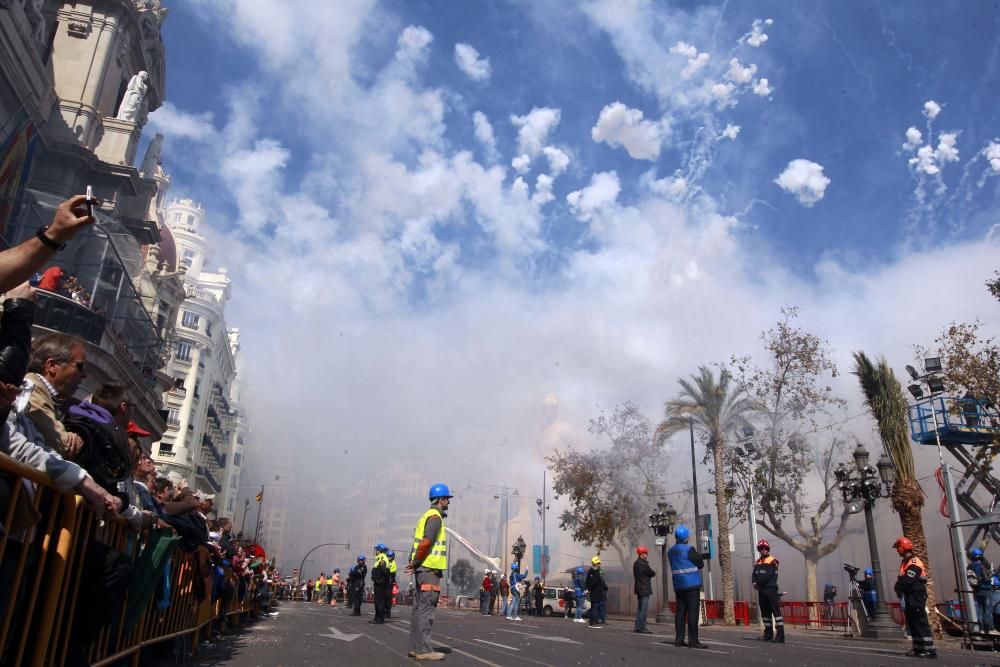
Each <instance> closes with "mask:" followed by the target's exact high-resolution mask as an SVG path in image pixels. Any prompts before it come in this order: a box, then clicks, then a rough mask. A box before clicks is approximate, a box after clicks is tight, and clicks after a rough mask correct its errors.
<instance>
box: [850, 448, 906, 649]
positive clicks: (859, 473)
mask: <svg viewBox="0 0 1000 667" xmlns="http://www.w3.org/2000/svg"><path fill="white" fill-rule="evenodd" d="M852 456H853V457H854V471H852V470H851V468H850V465H849V464H847V463H841V464H840V465H839V466H837V469H836V470H835V471H834V475H835V476H836V478H837V481H838V482H839V483H840V486H839V488H840V493H841V495H843V497H844V503H846V504H847V511H848V512H851V513H852V514H854V513H856V512H860V511H861V510H862V509H864V512H865V527H866V528H867V531H868V552H869V556H870V558H871V562H872V573H873V574H874V576H875V590H876V591H877V593H876V594H877V595H878V600H877V602H876V605H875V613H874V614H873V615H872V618H871V619H869V622H868V627H867V630H866V631H865V636H866V637H889V636H896V635H898V634H899V629H898V628H897V627H896V626H895V624H893V623H892V621H891V619H890V617H889V608H888V607H887V606H886V604H885V600H886V598H885V585H884V583H883V580H882V565H881V563H880V561H879V556H878V543H877V542H876V540H875V519H874V516H873V515H872V508H873V507H874V506H875V501H877V500H878V499H879V498H888V497H889V496H890V495H892V485H893V484H894V483H895V481H896V468H895V466H893V465H892V461H891V460H889V457H888V456H886V455H885V454H882V456H881V457H879V460H878V463H877V464H876V465H877V466H878V470H876V469H875V468H874V467H872V466H870V465H868V459H869V454H868V450H867V449H865V448H864V446H863V445H862V444H861V443H858V446H857V448H856V449H855V450H854V453H853V454H852ZM852 473H853V474H852Z"/></svg>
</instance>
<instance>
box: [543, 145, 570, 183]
mask: <svg viewBox="0 0 1000 667" xmlns="http://www.w3.org/2000/svg"><path fill="white" fill-rule="evenodd" d="M542 152H543V153H544V154H545V157H546V158H548V160H549V172H550V173H551V175H552V177H553V178H555V177H556V176H558V175H559V174H561V173H563V172H564V171H566V167H568V166H569V155H567V154H566V152H565V151H563V150H561V149H559V148H556V147H555V146H546V147H545V148H543V149H542Z"/></svg>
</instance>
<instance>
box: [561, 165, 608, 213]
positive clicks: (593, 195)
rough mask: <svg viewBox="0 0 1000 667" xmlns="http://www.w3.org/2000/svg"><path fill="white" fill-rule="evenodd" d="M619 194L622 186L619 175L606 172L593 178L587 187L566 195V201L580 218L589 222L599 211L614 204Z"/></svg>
mask: <svg viewBox="0 0 1000 667" xmlns="http://www.w3.org/2000/svg"><path fill="white" fill-rule="evenodd" d="M619 192H621V184H620V183H619V182H618V174H617V173H616V172H614V171H604V172H601V173H599V174H594V175H593V176H591V178H590V184H589V185H588V186H587V187H585V188H583V189H582V190H575V191H573V192H571V193H569V194H568V195H566V201H567V203H569V206H570V208H571V209H573V213H575V214H576V216H577V217H578V218H580V219H581V220H589V219H590V218H591V217H592V216H593V215H594V213H595V212H597V211H598V210H600V209H602V208H604V207H606V206H611V205H612V204H614V203H615V201H617V199H618V193H619Z"/></svg>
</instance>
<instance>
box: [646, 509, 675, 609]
mask: <svg viewBox="0 0 1000 667" xmlns="http://www.w3.org/2000/svg"><path fill="white" fill-rule="evenodd" d="M676 524H677V510H676V509H674V506H673V505H671V504H670V503H668V502H666V501H665V500H661V501H659V502H657V503H656V511H655V512H653V513H651V514H650V515H649V527H650V528H652V529H653V533H654V534H655V535H656V543H657V544H658V545H659V546H660V576H661V577H663V602H662V604H660V610H659V611H658V612H657V614H656V622H657V623H666V622H668V621H667V617H668V615H669V614H670V602H669V600H670V589H669V581H670V577H668V576H667V572H668V570H667V537H668V536H670V535H671V534H672V533H673V532H674V526H675V525H676Z"/></svg>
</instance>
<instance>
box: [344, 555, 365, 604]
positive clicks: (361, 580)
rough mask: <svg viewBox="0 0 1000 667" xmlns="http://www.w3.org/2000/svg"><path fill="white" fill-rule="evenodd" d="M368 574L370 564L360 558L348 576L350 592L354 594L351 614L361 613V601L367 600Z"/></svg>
mask: <svg viewBox="0 0 1000 667" xmlns="http://www.w3.org/2000/svg"><path fill="white" fill-rule="evenodd" d="M367 574H368V566H367V565H365V562H364V561H363V560H359V561H358V564H357V565H355V566H354V568H353V569H352V570H351V575H350V576H349V577H348V578H347V587H348V588H347V590H348V593H349V594H351V595H353V596H354V597H353V598H352V601H351V608H352V610H353V611H352V612H351V615H353V616H360V615H361V603H362V602H364V600H365V576H367ZM352 580H353V581H352Z"/></svg>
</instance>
